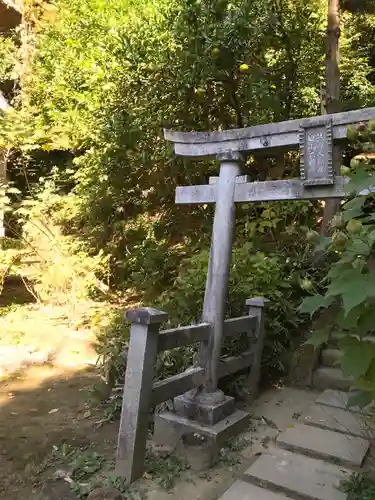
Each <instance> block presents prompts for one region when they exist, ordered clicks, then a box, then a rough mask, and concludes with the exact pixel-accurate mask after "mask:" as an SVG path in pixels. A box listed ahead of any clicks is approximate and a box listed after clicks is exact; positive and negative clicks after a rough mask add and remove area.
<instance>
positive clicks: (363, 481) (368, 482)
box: [340, 473, 375, 500]
mask: <svg viewBox="0 0 375 500" xmlns="http://www.w3.org/2000/svg"><path fill="white" fill-rule="evenodd" d="M340 489H341V491H343V492H344V493H346V495H347V500H374V499H375V482H374V481H373V479H371V477H369V476H367V475H365V474H358V473H354V474H352V476H351V477H350V479H348V480H347V481H343V482H342V483H341V485H340Z"/></svg>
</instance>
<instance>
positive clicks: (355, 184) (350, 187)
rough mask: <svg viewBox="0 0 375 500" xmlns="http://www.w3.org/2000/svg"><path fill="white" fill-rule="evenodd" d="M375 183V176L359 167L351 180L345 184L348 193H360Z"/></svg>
mask: <svg viewBox="0 0 375 500" xmlns="http://www.w3.org/2000/svg"><path fill="white" fill-rule="evenodd" d="M374 184H375V178H374V177H372V176H371V175H370V174H369V173H368V172H367V171H366V170H364V169H358V170H356V171H355V172H353V174H352V176H351V177H350V181H349V182H348V184H347V185H346V186H345V192H346V193H352V192H355V193H360V192H361V191H363V190H365V189H370V188H372V187H373V186H374Z"/></svg>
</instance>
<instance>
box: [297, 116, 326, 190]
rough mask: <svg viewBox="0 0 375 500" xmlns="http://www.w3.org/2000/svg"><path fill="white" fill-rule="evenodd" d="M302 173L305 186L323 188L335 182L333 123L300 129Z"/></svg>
mask: <svg viewBox="0 0 375 500" xmlns="http://www.w3.org/2000/svg"><path fill="white" fill-rule="evenodd" d="M299 142H300V172H301V180H302V182H303V185H304V186H306V187H308V186H322V185H331V184H333V182H334V177H333V167H332V121H331V120H327V121H326V122H325V123H322V122H321V120H319V122H317V123H314V122H313V123H310V124H309V125H304V126H301V127H300V134H299Z"/></svg>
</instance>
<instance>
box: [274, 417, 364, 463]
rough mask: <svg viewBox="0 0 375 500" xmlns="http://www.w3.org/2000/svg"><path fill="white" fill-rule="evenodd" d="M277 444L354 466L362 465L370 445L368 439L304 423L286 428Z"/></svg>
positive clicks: (315, 456)
mask: <svg viewBox="0 0 375 500" xmlns="http://www.w3.org/2000/svg"><path fill="white" fill-rule="evenodd" d="M277 444H278V445H279V446H280V447H281V448H284V449H286V450H289V451H295V452H300V453H304V454H305V455H308V456H311V457H314V458H321V459H323V460H329V461H331V462H334V463H336V464H341V465H348V466H352V467H360V466H361V465H362V462H363V460H364V458H365V456H366V453H367V451H368V449H369V446H370V443H369V442H368V441H367V440H366V439H362V438H359V437H354V436H346V435H344V434H340V433H338V432H334V431H328V430H324V429H320V428H318V427H312V426H307V425H302V424H295V425H294V426H293V427H292V428H288V429H286V430H285V431H284V432H283V433H282V434H280V436H279V437H278V438H277Z"/></svg>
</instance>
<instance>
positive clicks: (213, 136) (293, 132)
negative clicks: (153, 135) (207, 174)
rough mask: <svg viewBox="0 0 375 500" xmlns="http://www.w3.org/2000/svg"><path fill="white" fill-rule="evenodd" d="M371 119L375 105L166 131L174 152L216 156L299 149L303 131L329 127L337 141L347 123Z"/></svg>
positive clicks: (348, 124)
mask: <svg viewBox="0 0 375 500" xmlns="http://www.w3.org/2000/svg"><path fill="white" fill-rule="evenodd" d="M371 119H375V108H365V109H358V110H355V111H347V112H344V113H335V114H331V115H322V116H315V117H312V118H301V119H298V120H289V121H284V122H279V123H271V124H266V125H255V126H252V127H246V128H240V129H231V130H223V131H217V132H176V131H172V130H164V137H165V138H166V139H167V140H168V141H170V142H172V143H174V150H175V153H176V154H177V155H181V156H195V157H204V156H215V155H218V154H221V153H227V152H234V151H238V152H241V151H243V152H251V151H257V150H267V151H270V152H272V151H273V150H275V151H277V150H292V149H298V147H300V146H301V133H303V131H304V130H309V129H310V130H313V129H319V128H322V127H325V128H327V129H328V128H330V130H331V134H332V136H331V139H332V140H333V141H336V140H340V139H345V138H346V133H347V127H348V126H350V125H353V124H356V123H359V122H364V121H368V120H371Z"/></svg>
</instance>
